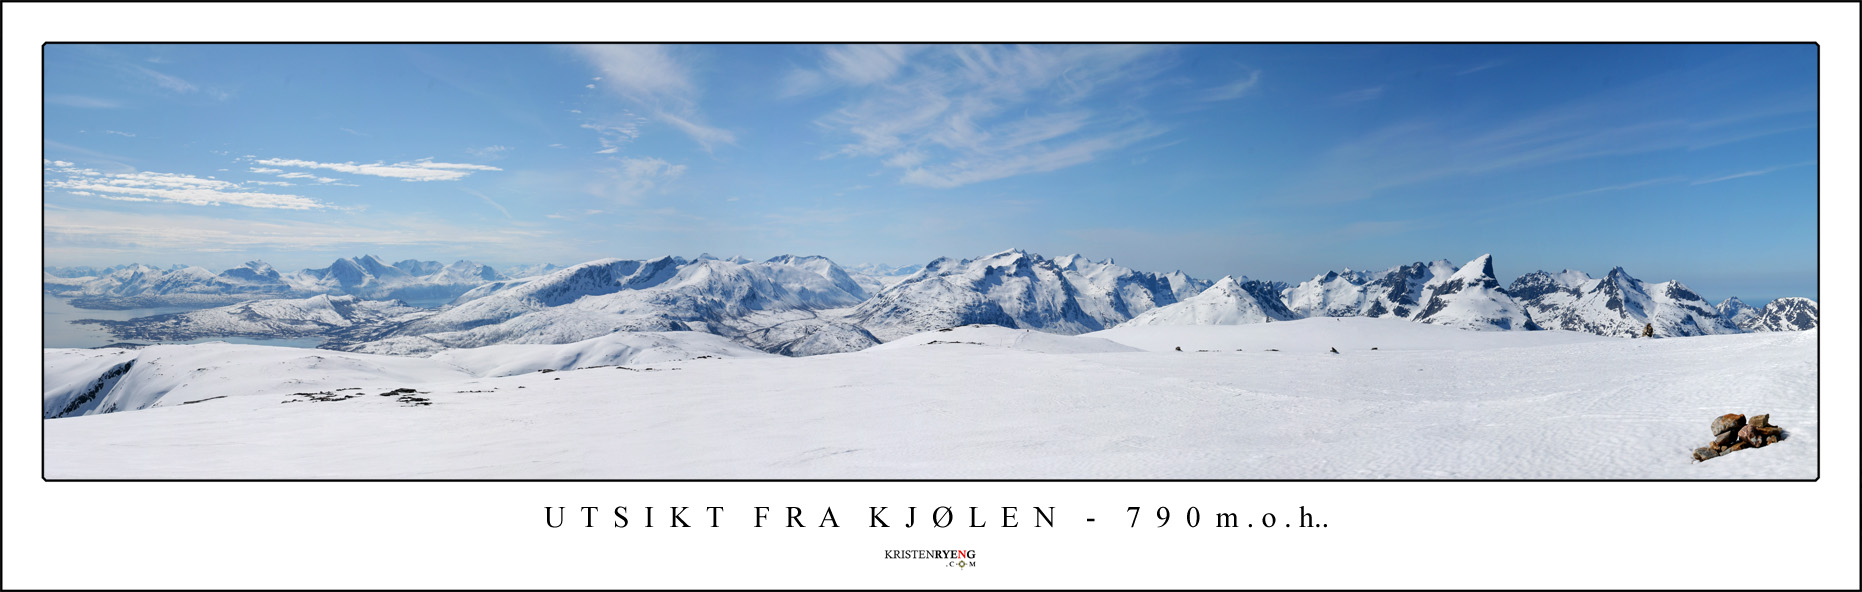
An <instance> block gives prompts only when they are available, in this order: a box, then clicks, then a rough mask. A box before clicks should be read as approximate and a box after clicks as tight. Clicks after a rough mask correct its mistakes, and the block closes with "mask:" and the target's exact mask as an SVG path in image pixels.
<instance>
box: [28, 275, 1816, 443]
mask: <svg viewBox="0 0 1862 592" xmlns="http://www.w3.org/2000/svg"><path fill="white" fill-rule="evenodd" d="M1065 267H1066V266H1054V267H1053V268H1051V269H1048V268H1043V269H1039V270H1036V273H1037V274H1051V273H1053V271H1052V270H1053V269H1063V270H1064V269H1065ZM921 272H922V270H921ZM920 277H921V278H922V277H923V276H920ZM1030 277H1033V276H1030ZM1475 283H1484V282H1467V283H1464V286H1467V285H1474V284H1475ZM1217 288H1220V286H1217ZM1481 289H1484V290H1490V291H1491V290H1493V287H1492V286H1484V287H1482V288H1481ZM1058 293H1060V294H1062V295H1063V298H1062V299H1061V300H1060V301H1061V302H1064V301H1066V299H1067V298H1072V297H1071V296H1066V295H1065V293H1064V292H1058ZM1150 293H1153V294H1158V293H1160V292H1150ZM1447 293H1448V292H1447V291H1443V292H1442V294H1443V295H1444V298H1446V294H1447ZM1468 293H1470V292H1467V291H1466V290H1465V288H1464V289H1463V291H1461V292H1456V294H1468ZM1354 298H1355V297H1354ZM1076 301H1077V300H1076ZM1315 302H1316V301H1315ZM1416 304H1417V305H1419V306H1420V307H1422V308H1427V307H1428V306H1429V304H1428V299H1427V298H1426V297H1424V298H1418V299H1416ZM1353 306H1357V305H1355V304H1354V305H1353ZM1453 306H1454V305H1453V304H1452V303H1451V304H1450V305H1449V307H1448V308H1445V310H1450V311H1453V310H1454V308H1453ZM1328 307H1329V305H1323V304H1318V305H1316V306H1315V308H1328ZM1085 308H1086V307H1080V308H1076V309H1075V310H1083V309H1085ZM1086 312H1087V314H1080V315H1078V316H1074V317H1073V318H1076V319H1080V320H1082V323H1084V322H1085V321H1086V320H1088V319H1094V318H1095V317H1093V316H1092V313H1091V311H1090V310H1087V311H1086ZM1499 312H1504V313H1505V314H1507V315H1513V314H1515V313H1514V312H1513V311H1511V310H1504V311H1499ZM1076 314H1077V313H1076ZM1482 314H1486V313H1482ZM1094 322H1097V321H1094ZM816 326H819V327H832V326H833V325H810V327H816ZM894 326H897V325H894ZM843 329H844V328H843ZM824 330H827V329H818V330H815V331H813V332H812V333H811V332H810V331H808V330H800V331H796V332H794V333H795V334H796V335H800V336H801V337H807V336H808V335H812V334H822V333H821V331H824ZM851 334H852V332H851V331H850V330H841V331H840V332H839V333H833V335H837V336H840V337H836V338H841V337H844V336H847V335H851ZM790 337H791V335H787V334H785V335H782V336H777V337H775V338H779V339H788V338H790ZM1817 339H1818V331H1817V330H1815V329H1811V330H1808V331H1790V332H1761V333H1744V334H1708V335H1703V336H1698V337H1690V338H1686V339H1618V338H1610V337H1602V336H1598V335H1593V334H1590V333H1583V332H1576V331H1567V330H1545V331H1517V330H1515V331H1468V330H1463V329H1458V328H1454V327H1452V326H1443V325H1435V324H1429V323H1418V322H1414V321H1412V320H1411V319H1407V318H1401V317H1398V316H1394V315H1393V316H1386V317H1382V318H1370V317H1359V316H1353V317H1343V318H1330V317H1316V318H1306V319H1298V320H1289V321H1279V322H1271V323H1258V324H1239V325H1155V326H1152V325H1145V326H1138V325H1127V326H1120V327H1116V328H1112V329H1107V330H1103V331H1094V332H1089V333H1085V334H1082V335H1062V334H1054V333H1042V332H1037V331H1032V330H1029V329H1023V328H1008V327H1000V326H964V327H956V328H949V329H947V330H932V331H926V332H919V333H915V334H910V335H905V336H900V337H897V338H894V339H891V340H889V341H888V342H887V343H884V344H882V345H877V346H873V347H870V348H866V349H864V350H862V351H855V352H850V353H837V354H826V355H816V356H810V357H784V356H777V355H772V354H768V353H764V352H761V351H756V350H753V349H750V348H748V347H744V346H742V345H739V344H738V343H737V342H734V341H731V340H729V339H726V338H725V337H722V336H719V335H713V334H710V333H704V332H699V331H674V332H664V333H616V334H611V335H604V336H600V337H596V338H593V339H587V340H583V341H577V342H574V343H567V344H507V345H494V346H490V347H483V348H475V349H450V350H447V351H442V352H439V353H436V354H430V355H425V356H416V355H403V356H387V355H375V354H367V353H351V352H334V351H328V350H315V349H296V348H281V347H267V346H247V345H231V344H196V345H166V346H150V347H144V348H140V349H108V348H106V349H46V350H45V353H44V356H45V393H44V396H45V415H46V417H57V418H56V419H47V420H46V421H45V422H44V424H43V425H44V429H45V440H44V441H45V450H44V460H45V466H44V471H45V476H46V477H48V478H51V479H83V478H107V479H170V478H177V479H191V478H204V479H251V478H303V479H330V478H407V479H438V478H523V479H556V478H562V479H569V478H575V479H581V478H590V479H713V478H720V479H816V478H857V479H965V478H1005V479H1097V478H1112V479H1287V478H1316V479H1386V478H1405V479H1760V478H1763V479H1771V478H1779V479H1813V478H1816V477H1817V475H1818V466H1817V450H1818V445H1819V442H1818V433H1819V429H1818V414H1817V413H1818V412H1817V396H1818V392H1817V378H1818V367H1817ZM1332 349H1336V350H1337V352H1338V353H1331V350H1332ZM110 408H114V409H115V411H117V412H114V413H101V412H100V411H103V410H107V409H110ZM1725 413H1743V414H1747V415H1753V414H1770V415H1771V421H1772V423H1773V424H1775V425H1778V426H1782V427H1783V428H1784V429H1785V430H1786V432H1787V437H1786V439H1785V440H1783V441H1781V442H1778V443H1776V444H1773V445H1770V446H1766V447H1764V448H1758V449H1750V450H1742V451H1738V452H1734V453H1731V454H1730V455H1727V456H1724V457H1720V458H1715V459H1712V460H1709V461H1707V462H1701V463H1696V462H1693V461H1692V460H1691V459H1690V457H1689V452H1690V451H1691V450H1693V449H1694V448H1696V447H1699V446H1703V445H1705V444H1706V442H1707V440H1708V439H1709V438H1710V437H1711V435H1712V434H1710V433H1709V428H1708V426H1709V423H1710V421H1711V420H1712V419H1713V418H1714V417H1716V416H1719V415H1721V414H1725Z"/></svg>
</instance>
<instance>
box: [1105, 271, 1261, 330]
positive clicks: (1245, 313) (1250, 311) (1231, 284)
mask: <svg viewBox="0 0 1862 592" xmlns="http://www.w3.org/2000/svg"><path fill="white" fill-rule="evenodd" d="M1275 292H1276V291H1275V290H1274V289H1273V287H1272V286H1267V285H1264V284H1262V283H1261V282H1256V281H1253V280H1248V279H1247V278H1242V280H1239V281H1238V280H1236V279H1235V277H1234V276H1227V277H1223V278H1222V279H1220V280H1216V282H1215V285H1213V286H1210V287H1209V289H1207V290H1204V291H1203V292H1202V293H1201V294H1197V295H1195V296H1192V297H1190V298H1188V299H1186V300H1184V301H1182V302H1178V303H1176V304H1172V305H1169V306H1165V307H1162V308H1154V309H1151V310H1148V311H1145V312H1144V314H1140V315H1138V316H1136V317H1133V318H1132V319H1131V320H1129V321H1125V322H1124V323H1123V324H1120V325H1118V326H1120V327H1128V326H1129V327H1140V326H1146V325H1242V324H1250V323H1269V322H1273V321H1290V320H1293V319H1294V318H1295V315H1294V314H1293V312H1292V311H1289V310H1287V309H1286V307H1285V306H1282V305H1281V304H1280V301H1279V300H1278V299H1277V298H1275V297H1274V296H1275Z"/></svg>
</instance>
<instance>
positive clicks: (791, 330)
mask: <svg viewBox="0 0 1862 592" xmlns="http://www.w3.org/2000/svg"><path fill="white" fill-rule="evenodd" d="M739 339H740V340H741V341H743V342H744V343H747V344H749V345H751V346H752V347H755V348H757V349H760V350H763V351H766V352H771V353H776V354H782V355H785V356H818V355H822V354H838V353H844V352H853V351H860V350H863V349H866V348H869V347H873V346H875V345H878V344H879V338H877V337H874V336H873V334H872V333H869V332H867V330H866V329H863V328H861V327H860V326H859V325H855V324H852V323H848V322H844V321H839V320H835V319H833V318H804V319H796V320H792V321H781V322H778V323H776V324H774V325H769V326H765V327H761V328H757V329H751V330H749V331H748V332H746V333H744V335H743V336H742V337H741V338H739Z"/></svg>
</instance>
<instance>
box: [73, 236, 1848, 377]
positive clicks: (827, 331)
mask: <svg viewBox="0 0 1862 592" xmlns="http://www.w3.org/2000/svg"><path fill="white" fill-rule="evenodd" d="M105 269H112V271H110V273H109V275H107V276H104V277H100V278H99V277H88V278H87V277H78V278H67V277H62V276H58V275H55V274H53V273H52V271H53V270H52V269H49V268H48V269H47V270H45V272H44V273H43V274H42V278H43V281H44V286H45V291H46V292H47V293H48V294H57V295H64V296H75V297H76V298H75V299H74V302H76V301H77V300H83V299H92V300H93V301H95V302H102V303H106V304H112V303H115V304H120V303H125V302H129V303H136V302H185V303H189V304H209V305H210V304H217V303H221V302H217V301H215V300H214V299H222V300H225V301H227V302H230V303H243V304H233V305H232V306H223V307H221V308H217V309H212V310H207V311H197V312H198V314H197V313H187V314H181V315H166V316H164V317H150V318H144V319H134V320H131V321H114V322H109V323H100V324H102V325H104V326H106V327H107V328H110V329H111V330H112V331H113V332H116V333H117V334H118V335H119V336H122V337H124V338H138V339H157V340H160V339H177V338H184V337H183V336H185V338H193V337H203V336H211V335H215V334H220V335H239V336H262V335H264V334H266V333H267V332H268V331H270V332H275V333H278V334H279V335H281V336H282V335H285V334H287V333H288V334H289V335H290V336H304V335H318V336H322V337H325V338H326V342H325V344H324V345H323V347H326V348H332V349H345V350H350V351H363V352H374V353H394V354H421V353H431V352H436V351H441V350H447V349H456V348H474V347H481V346H485V345H494V344H506V343H510V344H523V343H529V344H559V343H571V342H576V341H580V340H585V339H590V338H594V337H600V336H602V335H606V334H609V333H615V332H639V331H701V332H707V333H714V334H717V335H720V336H724V337H727V338H730V339H733V340H736V341H738V342H740V343H743V344H745V345H748V346H751V347H754V348H757V349H761V350H763V351H768V352H774V353H781V354H784V355H818V354H825V353H836V352H843V351H855V350H859V349H864V348H866V347H870V346H872V345H875V344H878V343H881V342H885V341H891V340H894V339H898V338H900V337H903V336H906V335H912V334H916V333H922V332H926V331H936V330H940V329H947V328H951V327H957V326H963V325H973V324H984V325H1000V326H1004V327H1011V328H1019V329H1031V330H1037V331H1042V332H1047V333H1058V334H1069V335H1071V334H1080V333H1087V332H1092V331H1098V330H1102V329H1108V328H1112V327H1115V326H1119V325H1149V324H1163V325H1193V324H1245V323H1266V322H1276V321H1288V320H1295V319H1301V318H1310V317H1328V316H1330V317H1343V316H1364V317H1395V318H1402V319H1408V320H1411V321H1414V322H1419V323H1430V324H1439V325H1445V326H1451V327H1457V328H1462V329H1471V330H1490V331H1514V330H1540V329H1561V330H1570V331H1581V332H1586V333H1594V334H1598V335H1606V336H1618V337H1633V336H1638V335H1640V334H1641V331H1642V330H1643V328H1644V326H1645V325H1646V326H1652V327H1653V330H1654V334H1655V335H1656V336H1658V337H1678V336H1693V335H1714V334H1725V333H1746V332H1756V331H1798V330H1806V329H1814V328H1816V327H1817V316H1818V310H1817V305H1816V302H1815V301H1813V300H1810V299H1807V298H1781V299H1778V300H1775V301H1773V302H1772V303H1770V304H1767V305H1766V306H1765V307H1762V308H1753V307H1751V306H1748V305H1746V304H1745V303H1744V302H1742V301H1740V300H1739V299H1737V298H1728V299H1726V300H1724V301H1722V302H1720V303H1719V304H1717V305H1716V304H1711V303H1709V302H1707V301H1706V300H1705V299H1703V298H1701V297H1700V296H1699V295H1698V294H1696V293H1694V292H1693V291H1692V290H1691V289H1689V288H1688V287H1687V286H1685V285H1683V284H1681V283H1680V282H1678V281H1668V282H1662V283H1655V284H1651V283H1646V282H1643V281H1641V280H1639V279H1636V278H1634V277H1632V276H1630V275H1629V274H1628V273H1627V272H1626V271H1624V270H1623V269H1622V268H1620V267H1618V268H1615V269H1612V270H1611V271H1610V272H1609V273H1607V274H1605V276H1604V277H1601V278H1592V277H1590V276H1589V275H1588V274H1585V273H1583V272H1579V271H1571V270H1564V271H1561V272H1556V273H1553V272H1546V271H1535V272H1532V273H1528V274H1525V275H1522V276H1520V277H1519V278H1518V279H1516V280H1514V281H1513V282H1512V283H1511V284H1510V285H1507V286H1504V287H1502V286H1501V285H1500V283H1499V282H1498V280H1497V277H1496V275H1495V273H1494V269H1495V261H1494V258H1493V257H1492V256H1491V255H1482V256H1480V257H1477V258H1475V259H1474V260H1472V261H1469V262H1468V263H1466V264H1463V265H1460V266H1456V265H1454V264H1452V263H1450V262H1449V261H1447V260H1436V261H1430V262H1423V261H1417V262H1413V263H1409V264H1405V265H1398V266H1394V267H1391V268H1389V269H1386V270H1384V271H1382V272H1372V271H1358V270H1351V269H1345V270H1340V271H1331V272H1326V273H1324V274H1320V275H1317V276H1314V277H1313V278H1312V279H1310V280H1307V281H1304V282H1300V283H1298V284H1287V283H1285V282H1275V281H1263V280H1255V279H1249V278H1247V277H1243V276H1229V277H1224V278H1222V279H1220V280H1218V281H1213V282H1212V281H1207V280H1201V279H1196V278H1192V277H1190V276H1188V275H1186V274H1183V273H1182V272H1180V271H1175V272H1170V273H1155V272H1147V271H1138V270H1134V269H1131V268H1128V267H1124V266H1121V265H1118V264H1117V263H1115V262H1113V261H1112V260H1110V259H1107V260H1104V261H1095V260H1092V259H1088V258H1086V257H1083V256H1080V255H1067V256H1063V257H1057V258H1052V259H1049V258H1047V257H1044V256H1042V255H1039V254H1035V253H1029V252H1026V251H1022V250H1019V249H1010V250H1006V251H1001V252H998V253H994V254H990V255H987V256H983V257H978V258H975V259H953V258H949V257H941V258H938V259H936V260H933V261H930V262H928V263H926V264H925V265H922V266H908V267H891V266H877V265H868V266H861V267H859V268H858V269H864V270H868V271H873V272H881V273H899V272H902V271H904V270H907V269H909V270H911V271H910V273H907V274H905V275H903V277H893V278H890V279H886V280H885V281H881V280H882V278H876V277H875V276H872V275H868V274H866V273H861V272H860V271H856V270H853V269H849V268H845V267H842V266H840V265H838V264H836V263H835V262H833V261H832V260H829V259H827V258H826V257H820V256H796V255H779V256H776V257H772V258H770V259H768V260H764V261H752V260H750V259H746V258H743V257H733V258H731V259H720V258H717V257H713V256H710V255H700V256H699V257H698V258H696V259H685V258H682V257H677V256H665V257H659V258H654V259H644V260H639V259H601V260H596V261H590V262H586V263H582V264H578V265H573V266H569V267H562V268H557V267H555V266H553V265H538V266H525V267H518V268H510V269H509V270H507V271H508V272H499V271H497V270H496V269H493V268H491V267H489V266H486V265H482V264H478V263H474V262H470V261H458V262H454V263H452V264H446V265H442V264H440V263H438V262H433V261H417V260H412V259H409V260H403V261H400V262H397V263H393V264H389V263H387V262H386V261H385V260H384V259H381V258H379V257H374V256H370V255H365V256H361V257H354V258H346V259H338V260H336V261H334V262H332V263H331V264H330V265H329V266H327V267H323V268H317V269H305V270H301V271H297V272H291V273H280V272H278V271H277V270H276V269H273V268H272V267H271V266H270V265H268V264H265V263H264V262H260V261H253V262H248V263H247V264H245V265H243V266H240V267H236V268H233V269H229V270H226V271H224V272H221V273H219V274H213V273H211V272H208V271H207V270H205V269H201V268H198V267H186V266H175V267H173V268H169V269H158V268H154V267H149V266H142V265H131V266H120V267H116V268H105ZM61 271H63V272H65V273H70V272H71V270H61ZM533 272H534V274H533V275H526V276H513V273H533ZM319 295H321V296H326V297H328V298H326V299H322V300H319V299H317V298H316V296H319ZM339 296H340V297H343V298H344V299H338V298H337V297H339ZM307 298H308V299H309V300H306V299H307ZM393 299H428V300H442V301H448V302H449V304H447V305H446V306H443V307H441V308H439V309H437V310H436V309H421V308H414V307H408V306H406V305H404V304H401V303H399V302H394V301H392V300H393Z"/></svg>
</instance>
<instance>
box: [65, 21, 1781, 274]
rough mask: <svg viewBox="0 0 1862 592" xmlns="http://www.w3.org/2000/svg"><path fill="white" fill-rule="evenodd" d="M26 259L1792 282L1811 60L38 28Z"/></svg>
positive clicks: (1545, 50) (1562, 49)
mask: <svg viewBox="0 0 1862 592" xmlns="http://www.w3.org/2000/svg"><path fill="white" fill-rule="evenodd" d="M44 56H45V76H44V79H45V97H44V98H45V126H46V131H45V153H44V159H45V160H46V163H45V180H46V186H45V187H46V188H45V193H44V212H45V227H44V230H45V241H46V263H47V264H48V265H106V264H115V263H126V262H131V261H136V262H143V263H153V264H163V265H166V264H173V263H188V264H195V265H201V266H205V267H208V268H210V269H215V270H219V269H224V268H226V267H230V266H233V265H236V264H238V263H241V262H243V261H246V260H250V259H263V260H266V261H269V262H271V263H273V264H274V265H276V266H278V267H280V268H283V269H297V268H303V267H321V266H323V265H326V264H327V263H328V262H329V261H330V260H331V259H333V258H336V257H341V256H352V255H360V254H364V253H372V254H376V255H380V256H382V257H384V258H388V259H390V260H399V259H405V258H418V259H438V260H443V261H452V260H456V259H462V258H463V259H472V260H475V261H481V262H485V263H490V264H493V265H499V266H502V265H509V264H516V263H531V262H553V263H557V264H572V263H577V262H581V261H586V260H590V259H596V258H601V257H626V258H642V257H653V256H658V255H665V254H677V255H683V256H686V257H691V256H695V255H697V254H698V253H700V252H710V253H713V254H716V255H720V256H731V255H744V256H749V257H752V258H759V259H760V258H767V257H770V256H773V255H777V254H782V253H795V254H820V255H826V256H828V257H830V258H832V259H834V260H836V261H838V262H841V263H843V264H853V263H867V262H875V263H890V264H895V265H897V264H910V263H923V262H925V261H928V260H930V259H932V258H935V257H938V256H946V255H948V256H955V257H974V256H979V255H983V254H987V253H991V252H995V251H999V250H1002V249H1006V248H1011V247H1019V248H1023V249H1027V250H1031V251H1035V252H1040V253H1044V254H1047V255H1050V256H1058V255H1063V254H1067V253H1082V254H1085V255H1087V256H1089V257H1092V258H1095V259H1103V258H1108V257H1111V258H1115V259H1117V260H1118V261H1119V262H1120V263H1122V264H1125V265H1128V266H1131V267H1134V268H1137V269H1142V270H1150V271H1169V270H1173V269H1181V270H1183V271H1185V272H1188V273H1190V274H1192V275H1196V276H1199V277H1209V278H1214V277H1219V276H1222V275H1227V274H1245V275H1248V276H1250V277H1255V278H1265V279H1278V280H1287V281H1299V280H1302V279H1306V278H1309V277H1311V276H1313V275H1316V274H1319V273H1323V272H1324V271H1326V270H1328V269H1340V268H1345V267H1350V268H1354V269H1383V268H1387V267H1390V266H1392V265H1398V264H1402V263H1407V262H1411V261H1416V260H1430V259H1441V258H1446V259H1450V260H1452V261H1454V262H1456V263H1457V264H1459V263H1461V262H1465V261H1466V260H1468V259H1472V258H1474V257H1476V256H1478V255H1480V254H1482V253H1492V254H1493V255H1494V256H1495V263H1496V271H1497V272H1498V273H1499V275H1501V280H1502V281H1503V282H1504V281H1509V280H1511V279H1512V278H1513V277H1515V276H1518V275H1520V274H1523V273H1525V272H1528V271H1532V270H1536V269H1547V270H1558V269H1564V268H1571V269H1579V270H1583V271H1586V272H1589V273H1591V274H1593V275H1600V274H1602V273H1604V272H1607V271H1608V270H1609V269H1610V268H1611V267H1613V266H1617V265H1621V266H1623V267H1625V268H1626V269H1628V270H1629V272H1630V273H1631V274H1632V275H1635V276H1637V277H1640V278H1642V279H1644V280H1648V281H1664V280H1668V279H1680V280H1682V281H1684V282H1686V283H1687V284H1688V285H1690V286H1691V287H1693V288H1694V289H1695V290H1696V291H1698V292H1701V293H1702V294H1703V295H1705V296H1707V297H1709V298H1713V299H1716V300H1717V299H1719V298H1724V297H1726V296H1732V295H1737V296H1740V297H1742V298H1744V299H1747V300H1748V301H1764V300H1768V299H1770V298H1773V297H1777V296H1813V297H1814V296H1815V295H1816V290H1817V274H1816V264H1817V250H1816V249H1817V246H1816V226H1815V224H1816V216H1817V192H1816V189H1817V185H1816V175H1817V168H1818V166H1817V162H1816V160H1817V152H1816V140H1817V129H1816V125H1817V96H1816V90H1817V78H1816V65H1817V48H1816V47H1815V46H1812V45H1247V44H1242V45H1136V46H1109V45H1085V46H1073V45H1034V46H1001V45H995V46H957V45H934V46H880V45H860V46H818V45H691V46H648V45H609V46H593V47H585V46H584V47H578V46H558V45H154V46H142V45H47V46H45V50H44Z"/></svg>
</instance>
